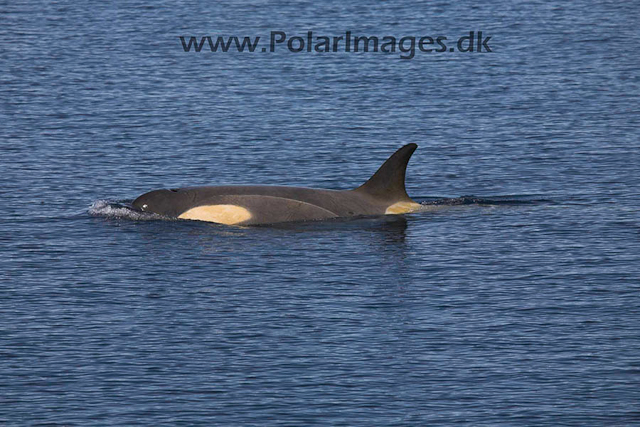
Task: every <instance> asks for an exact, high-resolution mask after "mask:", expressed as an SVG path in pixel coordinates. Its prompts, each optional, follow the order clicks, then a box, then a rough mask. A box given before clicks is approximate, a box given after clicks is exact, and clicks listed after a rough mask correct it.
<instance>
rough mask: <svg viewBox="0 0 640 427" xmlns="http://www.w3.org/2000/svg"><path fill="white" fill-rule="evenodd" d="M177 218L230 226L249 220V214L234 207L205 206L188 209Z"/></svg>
mask: <svg viewBox="0 0 640 427" xmlns="http://www.w3.org/2000/svg"><path fill="white" fill-rule="evenodd" d="M178 218H180V219H194V220H198V221H208V222H216V223H218V224H227V225H232V224H238V223H240V222H243V221H246V220H248V219H249V218H251V212H249V211H248V210H247V209H245V208H243V207H242V206H236V205H206V206H198V207H195V208H192V209H189V210H188V211H186V212H183V213H182V214H181V215H180V216H179V217H178Z"/></svg>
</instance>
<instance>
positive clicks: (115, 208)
mask: <svg viewBox="0 0 640 427" xmlns="http://www.w3.org/2000/svg"><path fill="white" fill-rule="evenodd" d="M88 212H89V215H91V216H100V217H104V218H114V219H131V220H135V221H148V220H158V219H165V218H164V217H163V216H161V215H156V214H152V213H147V212H139V211H136V210H133V209H131V208H130V207H127V206H126V205H122V204H120V203H117V202H112V201H109V200H96V201H95V202H93V203H92V204H91V206H90V207H89V210H88Z"/></svg>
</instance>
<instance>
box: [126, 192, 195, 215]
mask: <svg viewBox="0 0 640 427" xmlns="http://www.w3.org/2000/svg"><path fill="white" fill-rule="evenodd" d="M187 198H188V195H187V193H186V192H185V191H184V190H182V189H172V190H167V189H162V190H154V191H150V192H148V193H145V194H143V195H142V196H140V197H138V198H137V199H135V200H134V201H133V203H132V206H133V207H134V209H136V210H139V211H142V212H149V213H154V214H158V215H166V216H178V215H179V214H180V213H181V212H182V211H183V210H184V205H185V203H186V201H187Z"/></svg>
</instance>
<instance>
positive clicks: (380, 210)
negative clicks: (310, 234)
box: [133, 144, 421, 226]
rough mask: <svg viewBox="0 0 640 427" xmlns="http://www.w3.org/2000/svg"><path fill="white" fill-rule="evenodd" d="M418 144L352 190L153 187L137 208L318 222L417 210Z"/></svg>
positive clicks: (225, 220) (254, 220)
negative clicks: (409, 182) (413, 183)
mask: <svg viewBox="0 0 640 427" xmlns="http://www.w3.org/2000/svg"><path fill="white" fill-rule="evenodd" d="M417 147H418V146H417V145H416V144H407V145H405V146H404V147H402V148H400V149H399V150H398V151H396V152H395V153H394V154H393V155H392V156H391V157H389V158H388V159H387V161H386V162H384V164H383V165H382V166H381V167H380V169H378V171H377V172H376V173H375V174H374V175H373V176H372V177H371V178H369V180H368V181H367V182H365V183H364V184H362V185H361V186H359V187H358V188H355V189H353V190H324V189H314V188H302V187H285V186H266V185H255V186H254V185H252V186H244V185H242V186H240V185H236V186H215V187H187V188H177V189H171V190H167V189H162V190H154V191H151V192H149V193H145V194H143V195H141V196H140V197H138V198H137V199H135V200H134V201H133V207H134V209H137V210H140V211H142V212H150V213H154V214H159V215H162V216H166V217H171V218H179V219H187V220H197V221H208V222H215V223H219V224H227V225H241V226H244V225H262V224H276V223H283V222H293V221H318V220H326V219H330V218H347V217H356V216H364V215H389V214H403V213H409V212H413V211H415V210H417V209H419V208H420V207H421V205H420V204H419V203H416V202H414V201H413V200H411V198H410V197H409V196H408V195H407V191H406V189H405V174H406V170H407V163H408V162H409V159H410V158H411V155H412V154H413V152H414V151H415V150H416V148H417Z"/></svg>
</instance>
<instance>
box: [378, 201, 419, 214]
mask: <svg viewBox="0 0 640 427" xmlns="http://www.w3.org/2000/svg"><path fill="white" fill-rule="evenodd" d="M421 207H422V205H421V204H420V203H415V202H398V203H394V204H392V205H391V206H389V207H388V208H387V210H386V211H385V212H384V213H385V214H387V215H389V214H396V215H397V214H403V213H409V212H415V211H417V210H418V209H420V208H421Z"/></svg>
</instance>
